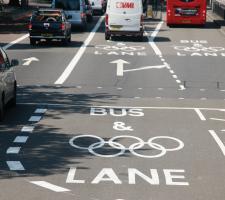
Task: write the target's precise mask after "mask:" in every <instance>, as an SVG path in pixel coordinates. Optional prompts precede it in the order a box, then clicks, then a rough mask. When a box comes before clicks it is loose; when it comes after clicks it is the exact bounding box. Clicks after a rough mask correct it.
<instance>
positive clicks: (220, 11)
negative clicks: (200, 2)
mask: <svg viewBox="0 0 225 200" xmlns="http://www.w3.org/2000/svg"><path fill="white" fill-rule="evenodd" d="M223 2H224V3H223ZM213 12H214V13H216V14H217V15H219V16H220V17H222V18H223V19H224V20H225V1H214V2H213Z"/></svg>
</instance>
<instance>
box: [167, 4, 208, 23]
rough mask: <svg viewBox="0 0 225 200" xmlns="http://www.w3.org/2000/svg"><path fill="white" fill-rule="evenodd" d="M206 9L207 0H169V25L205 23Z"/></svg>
mask: <svg viewBox="0 0 225 200" xmlns="http://www.w3.org/2000/svg"><path fill="white" fill-rule="evenodd" d="M206 10H207V3H206V0H167V25H168V26H169V25H175V24H196V25H204V24H205V22H206Z"/></svg>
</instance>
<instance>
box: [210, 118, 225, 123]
mask: <svg viewBox="0 0 225 200" xmlns="http://www.w3.org/2000/svg"><path fill="white" fill-rule="evenodd" d="M210 119H211V120H214V121H222V122H225V119H219V118H210Z"/></svg>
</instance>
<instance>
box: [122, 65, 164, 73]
mask: <svg viewBox="0 0 225 200" xmlns="http://www.w3.org/2000/svg"><path fill="white" fill-rule="evenodd" d="M163 68H166V65H157V66H146V67H140V68H137V69H127V70H123V72H134V71H140V70H145V69H163Z"/></svg>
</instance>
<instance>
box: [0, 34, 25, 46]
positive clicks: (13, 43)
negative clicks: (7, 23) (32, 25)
mask: <svg viewBox="0 0 225 200" xmlns="http://www.w3.org/2000/svg"><path fill="white" fill-rule="evenodd" d="M28 37H29V34H26V35H23V36H22V37H20V38H18V39H16V40H14V41H12V42H10V43H9V44H7V45H5V46H4V47H3V49H4V50H7V49H8V48H10V47H12V46H13V45H15V44H17V43H19V42H21V41H22V40H25V39H26V38H28Z"/></svg>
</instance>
